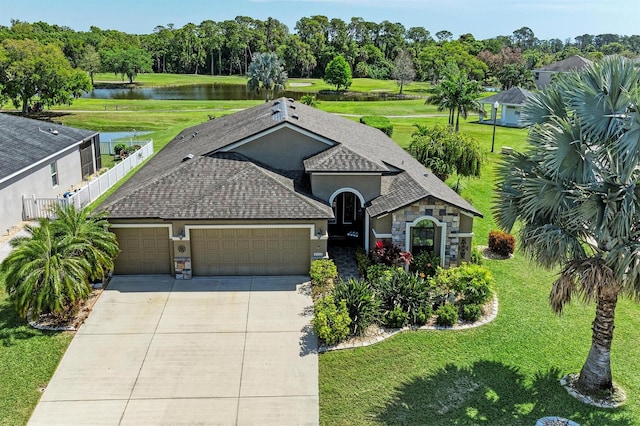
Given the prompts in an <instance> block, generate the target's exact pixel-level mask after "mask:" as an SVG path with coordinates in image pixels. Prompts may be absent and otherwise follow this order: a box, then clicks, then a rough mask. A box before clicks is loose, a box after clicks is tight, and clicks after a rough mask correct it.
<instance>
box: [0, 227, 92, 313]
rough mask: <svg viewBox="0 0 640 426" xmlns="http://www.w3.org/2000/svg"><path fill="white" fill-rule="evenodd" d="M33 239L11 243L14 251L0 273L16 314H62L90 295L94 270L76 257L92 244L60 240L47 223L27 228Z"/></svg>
mask: <svg viewBox="0 0 640 426" xmlns="http://www.w3.org/2000/svg"><path fill="white" fill-rule="evenodd" d="M25 229H26V230H27V232H29V233H30V234H31V236H30V237H20V238H15V239H13V240H12V241H11V245H12V247H13V251H12V252H11V253H10V254H9V256H7V257H6V258H5V259H4V261H3V262H2V264H0V269H1V270H2V276H1V277H0V279H1V280H2V281H3V284H4V285H5V287H6V289H7V293H8V295H9V298H10V300H11V302H12V303H13V306H14V308H15V309H16V312H18V314H19V315H20V316H21V317H22V318H26V316H27V314H28V312H29V310H31V314H32V315H33V316H37V315H40V314H43V313H61V312H63V311H64V310H66V309H69V308H70V307H72V306H73V305H74V304H75V303H76V302H77V301H79V300H81V299H83V298H86V297H87V296H88V294H89V293H90V287H89V284H88V275H89V272H90V271H91V270H92V268H93V266H92V265H91V264H90V263H89V260H88V259H87V258H86V257H82V256H77V255H76V253H77V252H79V251H83V250H85V249H86V247H87V246H89V245H90V244H91V243H90V241H86V240H85V241H79V240H78V239H76V238H73V237H72V236H64V237H62V236H60V234H57V232H56V229H55V227H54V225H53V224H52V223H51V222H50V221H49V220H48V219H40V220H39V222H38V224H37V225H27V226H26V227H25Z"/></svg>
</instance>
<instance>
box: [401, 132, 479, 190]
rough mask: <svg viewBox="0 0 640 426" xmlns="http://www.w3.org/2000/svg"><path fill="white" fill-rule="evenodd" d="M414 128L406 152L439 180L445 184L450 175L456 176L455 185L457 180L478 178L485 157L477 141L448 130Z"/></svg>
mask: <svg viewBox="0 0 640 426" xmlns="http://www.w3.org/2000/svg"><path fill="white" fill-rule="evenodd" d="M415 127H416V131H415V132H414V133H413V135H411V144H410V145H409V152H410V153H411V155H413V156H414V157H415V158H416V160H418V161H419V162H420V163H422V164H423V165H424V166H425V167H427V168H428V169H430V170H431V171H432V172H433V174H435V175H436V176H437V177H438V178H439V179H440V180H442V181H445V180H447V178H448V177H449V176H450V175H451V174H452V173H457V174H458V182H459V177H460V176H465V177H468V176H480V170H481V169H482V162H483V160H484V153H483V152H482V150H481V149H480V145H479V144H478V141H476V140H475V139H473V138H471V137H468V136H465V135H462V134H460V133H456V132H454V131H453V130H452V129H451V127H448V126H441V125H436V126H434V127H432V128H429V127H427V126H426V125H422V124H416V125H415Z"/></svg>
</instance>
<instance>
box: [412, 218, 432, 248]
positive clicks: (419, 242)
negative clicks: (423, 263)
mask: <svg viewBox="0 0 640 426" xmlns="http://www.w3.org/2000/svg"><path fill="white" fill-rule="evenodd" d="M434 246H435V224H434V223H433V221H431V220H429V219H424V220H421V221H420V222H418V223H417V224H415V225H414V226H413V227H412V228H411V253H413V255H414V256H415V255H417V254H420V253H422V252H425V251H426V252H429V253H433V252H434Z"/></svg>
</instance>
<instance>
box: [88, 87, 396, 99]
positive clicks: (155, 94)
mask: <svg viewBox="0 0 640 426" xmlns="http://www.w3.org/2000/svg"><path fill="white" fill-rule="evenodd" d="M304 95H314V96H315V97H316V99H318V100H320V101H342V100H349V101H379V100H385V99H405V98H406V97H402V96H399V95H397V94H391V93H384V92H379V93H359V92H358V93H347V94H334V93H316V92H304V91H303V92H293V91H289V90H284V91H281V92H279V93H278V95H277V96H284V97H287V98H293V99H296V100H299V99H300V97H302V96H304ZM83 97H84V98H90V99H127V100H135V99H149V100H173V101H179V100H195V101H211V100H219V101H223V100H260V99H263V97H262V95H259V94H256V93H254V92H249V91H247V88H246V86H245V85H243V84H215V83H213V84H193V85H188V86H164V87H144V88H132V89H128V88H118V89H105V88H98V89H94V90H93V91H92V92H90V93H87V94H85V95H84V96H83Z"/></svg>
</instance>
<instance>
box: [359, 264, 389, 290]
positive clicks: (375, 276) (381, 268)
mask: <svg viewBox="0 0 640 426" xmlns="http://www.w3.org/2000/svg"><path fill="white" fill-rule="evenodd" d="M392 269H393V268H391V267H390V266H387V265H385V264H383V263H378V264H376V265H371V266H369V267H368V268H367V272H366V274H365V276H366V277H367V278H366V279H367V281H369V283H371V284H372V285H373V286H374V287H376V283H377V282H378V281H379V280H382V279H389V277H390V276H391V274H392V273H393V271H392Z"/></svg>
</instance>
